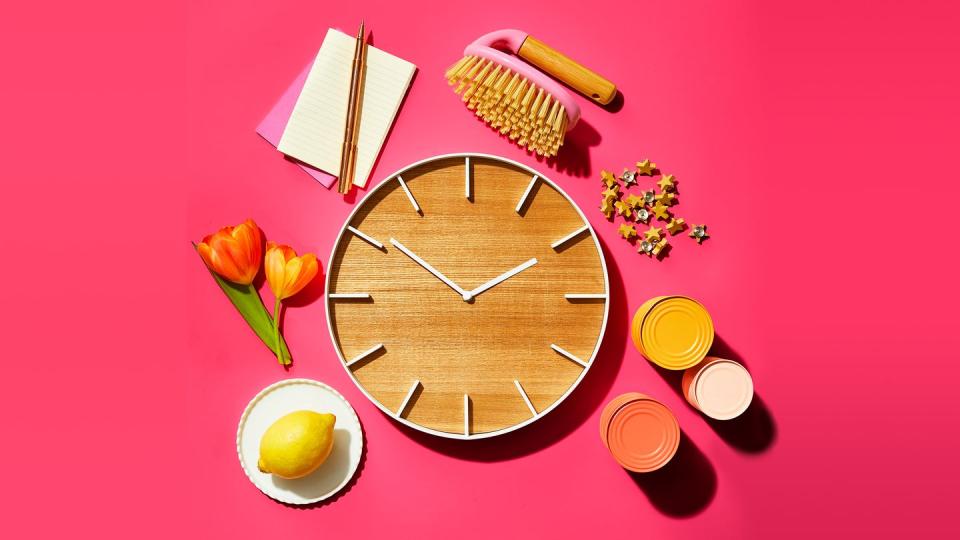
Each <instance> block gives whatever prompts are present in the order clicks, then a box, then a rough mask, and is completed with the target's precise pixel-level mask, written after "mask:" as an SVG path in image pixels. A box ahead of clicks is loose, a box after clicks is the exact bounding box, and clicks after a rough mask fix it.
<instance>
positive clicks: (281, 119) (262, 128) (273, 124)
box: [257, 60, 337, 188]
mask: <svg viewBox="0 0 960 540" xmlns="http://www.w3.org/2000/svg"><path fill="white" fill-rule="evenodd" d="M311 66H313V61H312V60H311V61H310V63H308V64H307V66H306V67H305V68H303V71H301V72H300V75H298V76H297V78H296V79H294V81H293V83H292V84H291V85H290V86H289V87H288V88H287V90H286V91H285V92H284V93H283V95H282V96H280V99H279V100H277V102H276V104H274V106H273V108H272V109H270V112H268V113H267V116H265V117H264V118H263V121H261V122H260V125H259V126H257V133H258V134H259V135H260V136H261V137H263V138H264V139H266V141H267V142H268V143H270V144H272V145H273V147H274V148H276V147H277V144H279V143H280V137H282V136H283V130H284V129H285V128H286V127H287V121H288V120H290V113H292V112H293V106H294V105H296V104H297V98H298V97H299V96H300V91H301V90H303V85H304V84H305V83H306V82H307V75H309V74H310V67H311ZM296 163H297V165H299V166H300V168H301V169H303V170H305V171H307V174H309V175H310V176H312V177H314V178H315V179H316V180H317V182H320V184H321V185H323V187H325V188H329V187H330V186H332V185H333V181H334V180H336V179H337V177H336V176H333V175H331V174H327V173H325V172H323V171H321V170H320V169H315V168H313V167H311V166H310V165H307V164H306V163H301V162H299V161H298V162H296Z"/></svg>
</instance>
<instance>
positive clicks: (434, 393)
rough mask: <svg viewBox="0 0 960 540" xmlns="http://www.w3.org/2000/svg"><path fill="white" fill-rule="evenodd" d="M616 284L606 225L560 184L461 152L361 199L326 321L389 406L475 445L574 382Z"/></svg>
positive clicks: (333, 278)
mask: <svg viewBox="0 0 960 540" xmlns="http://www.w3.org/2000/svg"><path fill="white" fill-rule="evenodd" d="M609 294H610V289H609V283H608V279H607V269H606V262H605V260H604V257H603V253H602V252H601V250H600V244H599V242H598V241H597V237H596V234H595V233H594V231H593V228H592V227H591V226H590V223H589V222H588V221H587V220H586V218H585V217H584V215H583V212H581V211H580V209H579V208H578V207H577V205H576V204H574V202H573V201H572V200H570V198H569V197H568V196H567V195H566V194H565V193H564V192H563V191H562V190H561V189H560V188H559V187H557V185H556V184H554V183H553V182H551V181H550V180H548V179H547V178H545V177H544V176H542V175H540V174H539V173H537V172H536V171H533V170H531V169H529V168H527V167H525V166H523V165H521V164H519V163H515V162H512V161H509V160H506V159H504V158H500V157H495V156H489V155H480V154H455V155H445V156H438V157H433V158H429V159H426V160H423V161H420V162H417V163H414V164H412V165H410V166H408V167H406V168H404V169H402V170H400V171H398V172H397V173H396V174H393V175H391V176H390V177H389V178H388V179H387V180H386V181H384V182H383V183H381V184H380V185H378V186H377V187H375V188H374V189H372V190H371V191H370V193H368V194H367V195H366V196H365V197H364V198H363V200H362V201H361V202H360V203H359V204H358V205H357V207H356V208H355V209H354V211H353V213H352V214H351V215H350V217H349V218H348V219H347V221H346V223H345V224H344V226H343V229H342V230H341V231H340V234H339V236H338V237H337V241H336V244H335V245H334V248H333V253H332V254H331V257H330V264H329V268H328V271H327V283H326V302H327V314H328V317H327V322H328V325H329V328H330V335H331V337H332V339H333V343H334V347H335V348H336V350H337V354H338V355H339V357H340V360H341V362H343V365H344V367H345V368H346V370H347V372H348V373H349V374H350V376H351V378H352V379H353V380H354V382H355V383H356V384H357V386H358V387H359V388H360V390H362V391H363V392H364V394H366V395H367V397H369V398H370V399H371V400H372V401H373V403H375V404H376V405H377V406H378V407H380V409H382V410H383V412H384V413H386V414H388V415H389V416H391V417H393V418H395V419H396V420H397V421H399V422H402V423H404V424H406V425H408V426H411V427H413V428H415V429H418V430H420V431H424V432H426V433H431V434H434V435H439V436H443V437H450V438H458V439H465V438H471V439H472V438H482V437H490V436H493V435H499V434H502V433H506V432H509V431H512V430H514V429H517V428H520V427H522V426H525V425H527V424H530V423H532V422H534V421H535V420H537V419H538V418H540V417H542V416H543V415H545V414H546V413H548V412H550V411H551V410H552V409H553V408H554V407H556V406H557V405H558V404H559V403H560V402H561V401H563V399H564V398H566V397H567V396H568V395H569V394H570V392H572V391H573V390H574V388H576V386H577V385H578V384H579V382H580V381H581V380H582V379H583V377H584V375H585V374H586V372H587V370H588V369H589V368H590V366H591V365H592V364H593V361H594V359H595V357H596V354H597V350H598V349H599V347H600V341H601V339H602V337H603V332H604V329H605V327H606V322H607V313H608V306H609Z"/></svg>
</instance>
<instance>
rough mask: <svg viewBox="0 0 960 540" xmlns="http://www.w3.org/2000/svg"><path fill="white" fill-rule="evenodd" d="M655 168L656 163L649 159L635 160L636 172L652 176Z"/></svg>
mask: <svg viewBox="0 0 960 540" xmlns="http://www.w3.org/2000/svg"><path fill="white" fill-rule="evenodd" d="M656 168H657V164H656V163H650V160H649V159H645V160H643V161H638V162H637V174H642V175H644V176H653V171H654V169H656Z"/></svg>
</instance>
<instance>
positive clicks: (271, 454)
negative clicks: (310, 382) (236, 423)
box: [257, 411, 337, 478]
mask: <svg viewBox="0 0 960 540" xmlns="http://www.w3.org/2000/svg"><path fill="white" fill-rule="evenodd" d="M336 422H337V417H336V416H334V415H332V414H329V413H318V412H314V411H295V412H292V413H290V414H288V415H286V416H283V417H281V418H280V419H279V420H277V421H276V422H274V423H273V424H272V425H271V426H270V427H269V428H267V431H266V432H264V434H263V437H262V438H261V439H260V459H259V461H257V468H258V469H260V472H265V473H270V474H274V475H276V476H279V477H281V478H300V477H303V476H306V475H308V474H310V473H312V472H313V471H315V470H317V467H319V466H320V465H322V464H323V462H324V461H325V460H326V459H327V456H329V455H330V450H332V449H333V425H334V424H335V423H336Z"/></svg>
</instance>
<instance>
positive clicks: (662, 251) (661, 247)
mask: <svg viewBox="0 0 960 540" xmlns="http://www.w3.org/2000/svg"><path fill="white" fill-rule="evenodd" d="M669 248H670V244H669V243H668V242H667V239H666V238H664V239H663V240H660V241H659V242H657V245H655V246H653V249H652V250H650V253H651V254H652V255H653V256H654V257H656V258H658V259H660V258H662V256H663V255H666V254H667V251H669Z"/></svg>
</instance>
